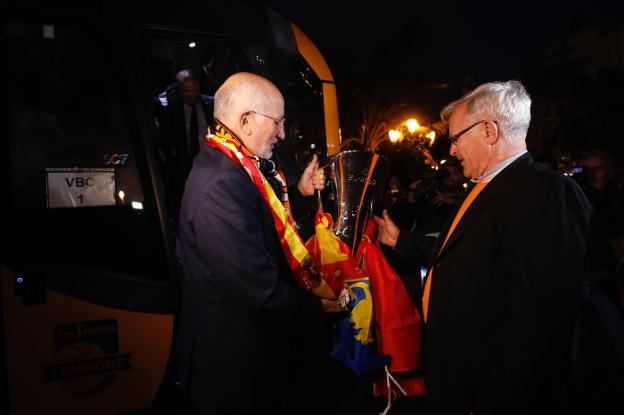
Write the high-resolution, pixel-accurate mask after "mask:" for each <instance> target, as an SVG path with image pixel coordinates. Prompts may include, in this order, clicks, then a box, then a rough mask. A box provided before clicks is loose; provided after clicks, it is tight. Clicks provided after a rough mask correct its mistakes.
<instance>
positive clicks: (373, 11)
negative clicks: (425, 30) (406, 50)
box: [267, 0, 623, 82]
mask: <svg viewBox="0 0 624 415" xmlns="http://www.w3.org/2000/svg"><path fill="white" fill-rule="evenodd" d="M267 3H268V4H269V5H270V6H271V7H272V8H273V9H275V10H276V11H277V12H278V13H280V14H281V15H282V16H284V17H286V18H287V19H289V20H291V21H292V22H294V23H295V24H297V25H298V26H299V27H300V28H301V29H302V30H303V31H304V32H305V33H306V34H307V35H308V36H309V37H310V38H311V39H312V41H314V42H315V43H316V44H317V46H318V47H319V49H320V50H321V52H322V53H323V54H325V55H326V56H327V55H328V54H330V53H331V51H333V50H336V49H340V48H347V49H349V50H351V51H352V53H354V56H355V58H356V62H357V63H358V65H359V66H366V65H367V64H368V63H369V62H370V61H371V60H372V56H373V51H374V49H375V47H377V46H378V45H380V44H383V43H390V42H392V41H393V39H394V38H396V36H397V34H398V32H399V29H400V27H401V25H402V24H403V23H405V22H407V21H414V20H416V21H417V20H419V19H421V20H422V19H424V20H425V21H426V22H427V24H428V25H429V33H430V39H431V47H432V48H433V51H434V52H433V53H432V55H431V56H432V58H433V59H434V61H435V66H434V68H435V69H436V73H437V74H439V77H438V79H431V80H430V81H440V80H445V79H448V78H449V77H450V78H452V77H455V76H461V75H462V74H464V73H466V72H471V73H474V75H475V81H478V82H480V81H488V80H494V79H501V80H502V79H509V78H511V77H513V76H515V75H516V74H517V73H518V72H519V71H520V70H521V69H522V68H523V67H524V66H525V65H526V64H527V63H528V62H529V60H530V59H531V58H533V57H536V56H538V55H540V54H541V53H543V51H544V50H545V48H546V47H547V46H548V45H549V44H551V43H552V42H553V41H555V40H556V39H560V38H562V37H563V36H564V35H565V34H566V33H567V32H568V30H569V28H570V26H571V24H572V22H574V21H578V20H579V19H582V21H584V22H586V23H589V24H596V25H598V26H604V25H610V24H613V23H617V22H622V16H623V15H622V12H620V11H619V10H617V9H619V8H621V7H617V6H615V4H617V3H618V2H616V1H613V0H611V1H606V0H594V1H592V0H586V1H584V2H583V1H580V0H570V1H561V0H557V1H548V0H543V1H541V2H537V1H535V0H530V1H492V0H487V1H481V2H461V1H456V0H448V1H440V0H431V1H420V2H416V1H394V0H383V1H381V2H377V3H374V5H373V6H368V5H366V4H367V3H364V2H354V1H340V0H333V1H327V0H317V1H314V2H311V1H292V0H268V1H267Z"/></svg>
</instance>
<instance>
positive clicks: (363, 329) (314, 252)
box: [306, 209, 389, 375]
mask: <svg viewBox="0 0 624 415" xmlns="http://www.w3.org/2000/svg"><path fill="white" fill-rule="evenodd" d="M332 223H333V221H332V218H331V215H329V214H327V213H323V211H322V210H321V209H319V210H318V212H317V214H316V219H315V235H314V236H313V237H312V238H310V240H308V242H307V244H306V246H307V248H308V251H309V253H310V255H311V256H312V258H313V259H314V261H315V262H316V264H318V266H320V268H321V273H322V274H323V275H325V278H326V279H330V278H329V277H333V278H336V279H339V280H341V281H342V282H343V284H344V285H345V286H346V287H347V289H348V292H349V297H350V302H349V304H348V306H347V313H345V316H344V317H341V318H340V319H339V320H338V322H337V323H336V336H335V338H334V345H333V348H332V352H331V355H332V357H333V358H335V359H336V360H338V361H339V362H341V363H342V364H343V365H345V366H346V367H348V368H349V369H351V370H352V371H353V372H355V373H356V374H358V375H361V374H363V373H370V372H374V371H376V370H378V369H381V368H382V367H384V365H386V364H388V361H389V359H388V357H387V356H380V355H379V353H378V352H377V345H376V344H375V341H374V322H373V297H372V295H371V290H370V281H369V279H368V277H367V276H366V274H364V272H363V271H362V270H361V269H359V268H358V267H357V263H356V261H355V259H354V258H353V255H352V254H351V251H350V250H349V247H348V246H347V244H345V243H344V242H342V241H341V240H340V239H338V238H337V237H336V236H335V235H334V234H333V232H332V231H331V228H332Z"/></svg>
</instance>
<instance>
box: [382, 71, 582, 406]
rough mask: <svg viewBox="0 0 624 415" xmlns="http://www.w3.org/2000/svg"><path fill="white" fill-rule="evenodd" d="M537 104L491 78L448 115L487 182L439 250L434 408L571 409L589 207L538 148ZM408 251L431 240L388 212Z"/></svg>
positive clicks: (462, 150)
mask: <svg viewBox="0 0 624 415" xmlns="http://www.w3.org/2000/svg"><path fill="white" fill-rule="evenodd" d="M530 109H531V100H530V98H529V96H528V94H527V93H526V91H525V89H524V87H523V86H522V85H521V84H520V83H519V82H517V81H509V82H492V83H487V84H483V85H481V86H479V87H477V88H476V89H474V90H473V91H471V92H469V93H467V94H466V95H465V96H464V97H462V98H461V99H459V100H457V101H455V102H452V103H451V104H449V105H448V106H447V107H446V108H444V110H443V111H442V118H443V119H445V120H448V123H449V134H450V141H451V148H450V153H451V155H453V156H455V157H456V158H457V160H458V161H459V162H460V163H461V166H462V168H463V172H464V175H465V176H466V177H467V178H469V179H471V180H472V181H473V182H474V183H475V185H474V187H473V188H472V190H471V191H470V192H469V193H468V195H467V196H466V198H465V199H464V200H463V201H462V202H461V203H458V205H457V207H456V209H455V212H454V213H452V214H451V216H450V219H449V222H448V223H447V225H446V226H445V229H444V230H443V232H442V233H441V234H440V237H439V238H438V239H437V241H436V242H435V245H434V247H433V249H432V250H430V251H429V252H430V254H431V256H430V258H428V259H429V260H430V262H429V263H430V264H431V266H430V268H429V271H428V276H427V279H426V280H425V284H424V289H423V290H422V291H423V292H422V307H423V316H424V318H425V321H426V324H425V333H424V349H423V350H424V354H423V356H424V357H423V359H424V368H425V369H424V370H425V385H426V389H427V392H426V396H427V404H428V410H429V412H430V413H431V414H445V415H449V414H461V415H467V414H469V413H474V414H479V415H482V414H539V413H562V412H561V411H562V408H564V407H565V402H566V394H567V387H568V382H567V380H568V375H569V368H570V351H571V344H572V334H573V329H574V324H575V316H576V312H577V305H578V303H579V300H580V293H581V291H580V288H581V282H582V280H583V278H584V275H585V270H586V265H585V263H586V260H585V257H586V250H587V233H588V221H589V207H588V203H587V200H586V199H585V197H584V195H583V192H582V191H581V189H580V188H579V187H578V186H577V185H576V183H574V182H573V181H572V180H570V179H568V178H566V177H564V176H562V175H559V174H557V173H554V172H552V171H547V170H545V169H543V168H541V167H539V166H538V165H537V164H536V163H533V162H532V160H531V156H530V155H529V154H528V153H527V150H526V143H525V139H526V134H527V130H528V128H529V123H530V119H531V115H530ZM378 223H379V224H380V239H381V242H382V243H385V244H388V245H390V246H393V247H394V248H395V253H396V254H397V256H398V257H400V256H402V255H403V256H404V255H411V256H414V253H424V252H427V251H426V249H423V246H425V245H426V242H425V240H424V238H423V237H422V236H420V235H414V234H410V233H409V232H401V231H400V230H399V229H398V228H397V227H396V226H395V225H394V224H393V223H392V221H391V220H390V218H389V217H388V216H387V214H384V218H383V219H378Z"/></svg>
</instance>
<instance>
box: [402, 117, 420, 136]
mask: <svg viewBox="0 0 624 415" xmlns="http://www.w3.org/2000/svg"><path fill="white" fill-rule="evenodd" d="M405 126H406V127H407V131H409V132H410V133H413V132H414V131H416V130H417V129H418V128H419V127H420V125H419V124H418V121H416V120H415V119H413V118H410V119H409V120H407V121H406V122H405Z"/></svg>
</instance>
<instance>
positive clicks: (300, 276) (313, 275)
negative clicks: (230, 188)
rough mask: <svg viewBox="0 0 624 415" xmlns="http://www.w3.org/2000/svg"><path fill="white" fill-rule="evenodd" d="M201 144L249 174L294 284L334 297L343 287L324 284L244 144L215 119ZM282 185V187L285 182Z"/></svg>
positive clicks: (318, 294) (290, 219)
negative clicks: (212, 131) (262, 201)
mask: <svg viewBox="0 0 624 415" xmlns="http://www.w3.org/2000/svg"><path fill="white" fill-rule="evenodd" d="M205 144H207V145H209V146H210V147H212V148H214V149H216V150H218V151H220V152H222V153H223V154H225V155H226V156H228V157H229V158H230V159H231V160H232V161H233V162H234V163H236V164H239V165H240V166H241V167H242V168H243V169H244V170H245V171H246V172H247V174H249V176H250V178H251V180H252V182H253V184H254V186H256V188H257V189H258V191H259V192H260V194H261V195H262V197H263V199H264V201H265V202H266V204H267V206H268V207H269V210H270V211H271V214H272V216H273V222H274V224H275V230H276V231H277V234H278V236H279V239H280V244H281V246H282V250H283V251H284V255H285V256H286V260H287V262H288V265H289V267H290V269H291V270H292V272H293V275H294V276H295V281H296V282H297V285H298V286H299V287H300V288H303V289H305V290H306V291H311V292H313V293H314V294H315V295H316V296H318V297H321V298H327V299H334V298H337V297H338V295H340V293H341V291H342V290H343V286H342V283H340V284H328V281H326V280H325V279H324V278H322V275H321V272H320V270H319V268H318V266H317V265H316V264H315V262H314V260H313V259H312V258H311V257H310V254H309V253H308V249H307V248H306V246H305V244H304V243H303V241H302V240H301V237H300V236H299V234H298V233H297V230H296V228H295V225H294V221H293V219H292V215H291V213H290V211H289V209H287V207H285V206H284V204H282V201H280V200H279V198H278V197H277V196H276V194H275V191H274V190H273V188H272V187H271V185H270V184H269V182H268V181H267V179H266V178H265V177H264V175H263V174H262V172H261V171H260V168H259V167H258V163H259V159H258V157H256V156H254V155H253V154H252V153H251V152H250V151H249V150H248V149H247V148H245V146H244V145H243V144H242V142H241V141H240V140H239V139H238V137H236V135H234V133H232V132H231V131H229V130H228V129H227V128H226V127H225V126H224V125H222V124H221V123H219V122H217V125H216V128H215V133H214V135H209V136H207V137H206V140H205ZM279 179H280V180H281V181H282V183H284V184H285V179H284V175H283V174H281V173H280V175H279ZM283 187H284V188H286V186H283ZM284 200H287V197H284Z"/></svg>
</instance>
